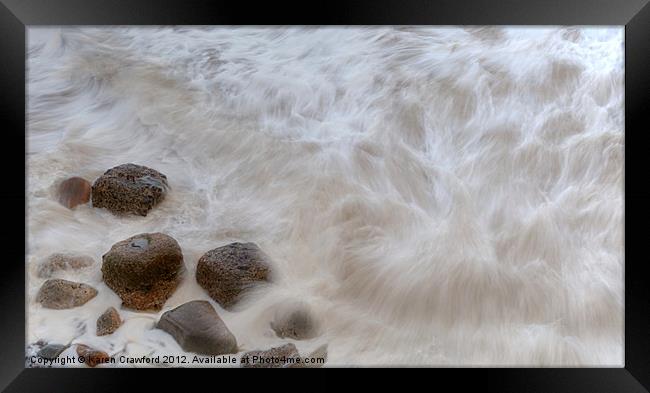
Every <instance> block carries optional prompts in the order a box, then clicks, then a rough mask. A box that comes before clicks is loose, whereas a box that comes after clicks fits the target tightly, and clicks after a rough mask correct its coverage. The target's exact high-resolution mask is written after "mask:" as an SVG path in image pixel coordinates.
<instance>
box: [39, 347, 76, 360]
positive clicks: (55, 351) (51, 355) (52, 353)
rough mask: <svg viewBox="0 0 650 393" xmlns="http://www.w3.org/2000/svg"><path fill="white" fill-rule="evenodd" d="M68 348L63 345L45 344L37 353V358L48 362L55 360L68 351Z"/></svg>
mask: <svg viewBox="0 0 650 393" xmlns="http://www.w3.org/2000/svg"><path fill="white" fill-rule="evenodd" d="M68 347H69V345H63V344H47V345H46V346H44V347H43V348H41V349H40V350H39V351H38V353H37V356H39V357H42V358H44V359H49V360H52V359H56V358H58V357H59V355H60V354H61V353H62V352H63V351H65V350H66V349H68Z"/></svg>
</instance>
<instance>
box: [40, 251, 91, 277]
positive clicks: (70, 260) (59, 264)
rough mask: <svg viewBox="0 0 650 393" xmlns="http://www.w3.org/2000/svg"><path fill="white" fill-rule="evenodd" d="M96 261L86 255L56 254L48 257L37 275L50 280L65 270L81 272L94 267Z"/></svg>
mask: <svg viewBox="0 0 650 393" xmlns="http://www.w3.org/2000/svg"><path fill="white" fill-rule="evenodd" d="M93 263H95V261H94V260H93V258H92V257H89V256H86V255H74V254H63V253H55V254H52V255H50V256H48V257H47V258H46V259H45V260H44V261H43V262H42V263H41V264H40V265H39V266H38V271H37V275H38V276H39V277H41V278H50V277H52V275H54V274H56V273H57V272H60V271H65V270H79V269H83V268H86V267H89V266H92V265H93Z"/></svg>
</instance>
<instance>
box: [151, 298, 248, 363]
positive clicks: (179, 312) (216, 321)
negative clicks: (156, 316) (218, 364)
mask: <svg viewBox="0 0 650 393" xmlns="http://www.w3.org/2000/svg"><path fill="white" fill-rule="evenodd" d="M156 327H157V328H158V329H162V330H164V331H166V332H167V333H169V334H170V335H171V336H172V337H174V339H175V340H176V342H178V344H179V345H180V346H181V348H183V350H185V351H188V352H194V353H198V354H202V355H223V354H228V353H237V340H236V339H235V336H233V334H232V333H231V332H230V330H228V327H227V326H226V324H225V323H224V322H223V321H222V320H221V318H220V317H219V315H218V314H217V312H216V311H215V309H214V307H212V305H211V304H210V303H209V302H207V301H205V300H192V301H190V302H188V303H185V304H183V305H181V306H178V307H176V308H175V309H173V310H170V311H167V312H166V313H164V314H163V315H162V316H161V317H160V321H158V324H157V326H156Z"/></svg>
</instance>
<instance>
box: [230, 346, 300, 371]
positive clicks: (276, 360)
mask: <svg viewBox="0 0 650 393" xmlns="http://www.w3.org/2000/svg"><path fill="white" fill-rule="evenodd" d="M299 362H300V354H299V353H298V349H297V348H296V346H295V345H294V344H291V343H289V344H285V345H282V346H280V347H275V348H271V349H268V350H266V351H250V352H246V353H245V354H243V355H242V357H241V359H240V363H239V365H240V367H243V368H283V367H288V366H291V365H295V364H298V363H299Z"/></svg>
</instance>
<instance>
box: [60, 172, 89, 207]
mask: <svg viewBox="0 0 650 393" xmlns="http://www.w3.org/2000/svg"><path fill="white" fill-rule="evenodd" d="M91 188H92V187H91V185H90V182H89V181H88V180H86V179H83V178H81V177H71V178H69V179H66V180H64V181H62V182H61V184H59V189H58V194H59V203H60V204H62V205H63V206H65V207H67V208H68V209H72V208H74V207H75V206H77V205H82V204H84V203H88V201H89V200H90V193H91Z"/></svg>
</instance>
